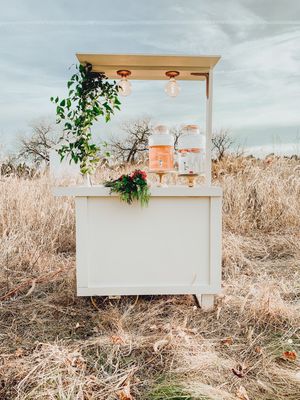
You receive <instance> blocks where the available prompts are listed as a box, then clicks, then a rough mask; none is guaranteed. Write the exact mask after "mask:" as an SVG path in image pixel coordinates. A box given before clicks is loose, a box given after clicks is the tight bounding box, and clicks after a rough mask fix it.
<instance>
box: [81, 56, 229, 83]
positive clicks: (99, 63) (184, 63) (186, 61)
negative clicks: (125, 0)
mask: <svg viewBox="0 0 300 400" xmlns="http://www.w3.org/2000/svg"><path fill="white" fill-rule="evenodd" d="M76 55H77V58H78V60H79V62H80V63H82V64H84V63H90V64H92V66H93V71H95V72H104V73H105V74H106V75H107V76H108V77H109V78H111V79H118V78H119V76H118V74H117V71H118V70H120V69H127V70H129V71H131V75H130V79H140V80H167V79H168V78H167V77H166V75H165V73H166V71H171V70H175V71H178V72H179V73H180V75H179V76H178V77H177V78H176V79H178V80H193V81H199V80H204V77H202V76H193V75H191V73H193V72H209V71H210V69H211V68H213V67H214V66H215V65H216V64H217V62H218V61H219V59H220V58H221V57H220V56H214V55H213V56H178V55H168V56H158V55H142V54H82V53H78V54H76Z"/></svg>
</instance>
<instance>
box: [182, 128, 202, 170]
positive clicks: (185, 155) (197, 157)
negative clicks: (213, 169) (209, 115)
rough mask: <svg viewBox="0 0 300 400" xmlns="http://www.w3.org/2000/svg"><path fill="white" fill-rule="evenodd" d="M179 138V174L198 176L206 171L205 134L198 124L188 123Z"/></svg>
mask: <svg viewBox="0 0 300 400" xmlns="http://www.w3.org/2000/svg"><path fill="white" fill-rule="evenodd" d="M183 131H184V133H183V134H182V135H181V136H179V138H178V170H179V175H191V176H196V175H200V174H203V173H204V171H205V136H204V135H203V134H200V132H199V127H198V126H197V125H186V126H185V127H184V128H183Z"/></svg>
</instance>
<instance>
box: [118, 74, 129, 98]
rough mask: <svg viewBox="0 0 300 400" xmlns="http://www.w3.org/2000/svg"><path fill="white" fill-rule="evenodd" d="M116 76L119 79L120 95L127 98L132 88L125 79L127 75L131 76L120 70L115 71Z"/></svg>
mask: <svg viewBox="0 0 300 400" xmlns="http://www.w3.org/2000/svg"><path fill="white" fill-rule="evenodd" d="M117 74H118V75H119V76H120V77H121V79H120V81H119V87H120V95H121V96H129V95H130V94H131V91H132V88H131V83H130V82H129V80H128V79H127V78H128V76H129V75H131V72H130V71H128V70H127V69H120V70H119V71H117Z"/></svg>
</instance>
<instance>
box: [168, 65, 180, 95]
mask: <svg viewBox="0 0 300 400" xmlns="http://www.w3.org/2000/svg"><path fill="white" fill-rule="evenodd" d="M166 75H167V76H168V77H169V78H170V79H169V82H168V83H167V84H166V86H165V92H166V93H167V95H169V96H171V97H176V96H178V94H179V92H180V86H179V85H178V82H177V81H176V79H175V77H176V76H178V75H179V72H178V71H167V72H166Z"/></svg>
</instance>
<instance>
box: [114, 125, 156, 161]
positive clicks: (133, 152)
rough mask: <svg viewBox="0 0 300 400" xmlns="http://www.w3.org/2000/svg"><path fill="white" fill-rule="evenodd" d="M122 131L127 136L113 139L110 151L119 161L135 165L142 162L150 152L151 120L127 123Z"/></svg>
mask: <svg viewBox="0 0 300 400" xmlns="http://www.w3.org/2000/svg"><path fill="white" fill-rule="evenodd" d="M122 130H123V131H124V132H125V133H126V136H125V137H124V138H113V139H112V140H111V143H110V151H111V153H112V155H113V156H114V157H115V158H116V159H117V160H121V161H122V162H127V163H131V164H134V163H136V162H137V161H139V160H141V159H142V158H143V154H144V153H145V152H146V151H147V150H148V138H149V135H150V134H151V127H150V118H148V117H146V118H141V119H138V120H136V121H133V122H127V123H125V124H124V125H123V126H122Z"/></svg>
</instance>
